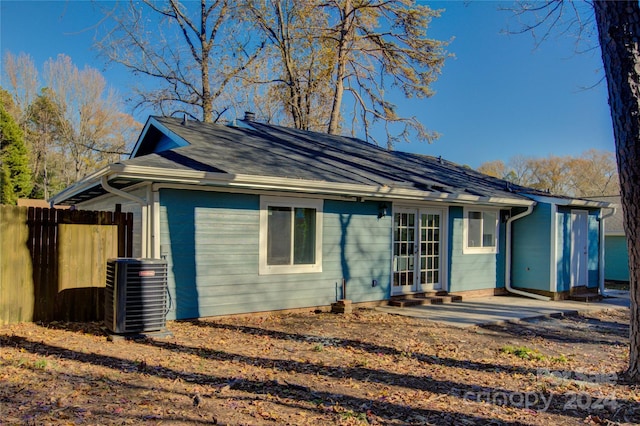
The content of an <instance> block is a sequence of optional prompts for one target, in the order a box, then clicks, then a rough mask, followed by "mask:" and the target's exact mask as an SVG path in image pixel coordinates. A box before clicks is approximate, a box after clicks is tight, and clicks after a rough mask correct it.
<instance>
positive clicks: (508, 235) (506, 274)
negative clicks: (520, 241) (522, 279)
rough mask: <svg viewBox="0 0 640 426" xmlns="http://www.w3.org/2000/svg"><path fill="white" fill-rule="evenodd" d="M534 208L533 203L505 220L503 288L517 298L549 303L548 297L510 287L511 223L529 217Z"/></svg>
mask: <svg viewBox="0 0 640 426" xmlns="http://www.w3.org/2000/svg"><path fill="white" fill-rule="evenodd" d="M534 207H535V203H534V204H532V205H530V206H528V207H527V210H526V211H524V212H522V213H519V214H517V215H515V216H512V217H510V218H509V219H507V225H506V228H507V229H506V236H505V239H506V241H505V246H506V250H505V267H504V286H505V289H506V290H507V291H508V292H509V293H513V294H517V295H519V296H524V297H530V298H532V299H538V300H545V301H549V300H551V298H550V297H547V296H542V295H540V294H535V293H528V292H526V291H522V290H517V289H515V288H513V287H512V286H511V223H512V222H514V221H516V220H518V219H520V218H523V217H525V216H528V215H530V214H531V213H532V212H533V208H534Z"/></svg>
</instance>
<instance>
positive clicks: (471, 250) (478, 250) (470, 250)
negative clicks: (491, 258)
mask: <svg viewBox="0 0 640 426" xmlns="http://www.w3.org/2000/svg"><path fill="white" fill-rule="evenodd" d="M469 212H481V213H484V212H492V213H495V214H496V231H495V232H496V233H495V236H496V238H495V241H496V244H495V246H494V247H469V245H468V244H469V239H468V236H469ZM463 215H464V217H463V219H462V223H463V225H462V228H463V229H462V240H463V243H462V244H463V245H462V253H463V254H483V253H489V254H492V253H493V254H495V253H498V245H499V244H500V234H499V232H500V226H499V224H500V210H499V209H487V208H479V207H465V208H464V213H463Z"/></svg>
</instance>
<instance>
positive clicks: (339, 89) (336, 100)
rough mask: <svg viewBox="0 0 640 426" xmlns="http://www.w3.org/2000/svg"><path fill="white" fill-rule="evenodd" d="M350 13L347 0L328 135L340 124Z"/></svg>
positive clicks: (334, 132) (339, 39)
mask: <svg viewBox="0 0 640 426" xmlns="http://www.w3.org/2000/svg"><path fill="white" fill-rule="evenodd" d="M351 13H352V12H351V1H350V0H347V1H346V3H345V5H344V9H343V13H342V23H341V25H340V35H339V36H338V58H337V62H338V64H337V66H338V69H337V70H336V88H335V91H334V94H333V101H332V102H331V115H330V116H329V128H328V130H327V133H329V134H330V135H335V134H337V133H338V126H339V125H340V109H342V97H343V95H344V79H345V77H346V73H347V71H346V70H347V54H348V52H347V43H348V40H349V33H350V32H351V24H350V23H349V22H350V20H351V19H352V18H351Z"/></svg>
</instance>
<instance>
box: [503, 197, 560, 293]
mask: <svg viewBox="0 0 640 426" xmlns="http://www.w3.org/2000/svg"><path fill="white" fill-rule="evenodd" d="M551 220H555V218H552V217H551V205H550V204H546V203H538V204H537V205H536V206H535V208H534V209H533V212H532V213H531V214H530V215H528V216H525V217H522V218H520V219H518V220H516V221H514V222H513V223H512V235H511V237H512V264H511V278H512V285H513V286H514V287H518V288H525V289H534V290H544V291H551V285H550V284H551V282H550V281H551V263H550V262H551V244H552V242H551Z"/></svg>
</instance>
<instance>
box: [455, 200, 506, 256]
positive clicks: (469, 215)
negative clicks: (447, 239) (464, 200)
mask: <svg viewBox="0 0 640 426" xmlns="http://www.w3.org/2000/svg"><path fill="white" fill-rule="evenodd" d="M463 234H464V237H463V238H464V249H463V252H464V253H497V251H498V247H497V241H498V238H497V237H498V212H497V211H495V210H465V217H464V232H463Z"/></svg>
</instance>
